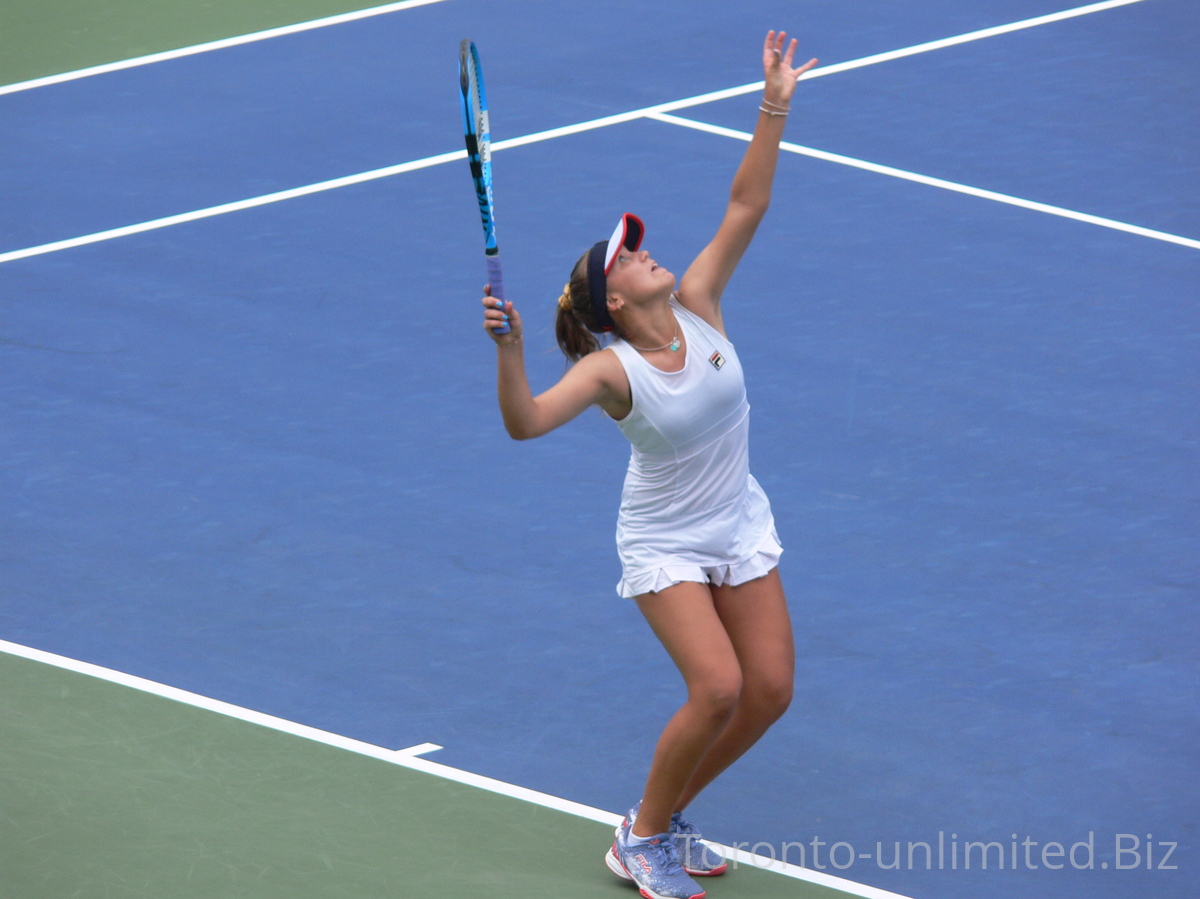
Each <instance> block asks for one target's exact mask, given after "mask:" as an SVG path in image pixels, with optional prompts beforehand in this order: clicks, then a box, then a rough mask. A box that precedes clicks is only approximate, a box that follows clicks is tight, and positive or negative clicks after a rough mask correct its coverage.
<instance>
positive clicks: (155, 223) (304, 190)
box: [0, 146, 495, 263]
mask: <svg viewBox="0 0 1200 899" xmlns="http://www.w3.org/2000/svg"><path fill="white" fill-rule="evenodd" d="M493 149H495V147H494V146H493ZM466 158H467V151H466V150H456V151H454V152H452V153H441V154H439V155H437V156H426V157H425V158H424V159H414V160H413V161H412V162H402V163H400V164H399V165H390V166H387V167H386V168H382V169H375V170H373V171H370V172H360V173H359V174H357V175H346V176H345V177H344V178H334V179H332V180H330V181H321V182H318V183H316V184H306V185H304V186H303V187H293V188H289V189H288V190H280V191H276V192H275V193H270V194H263V195H262V196H259V197H250V198H249V199H247V200H237V201H235V202H233V203H222V204H221V205H219V206H209V207H207V208H205V209H195V210H193V211H192V212H181V213H179V214H178V215H168V216H166V217H164V218H160V219H152V220H150V221H148V222H139V223H138V224H136V225H124V226H122V227H120V228H110V229H108V230H107V231H97V232H95V233H94V234H84V235H83V236H81V237H71V238H68V239H67V240H56V241H54V242H53V243H45V244H41V245H40V246H36V247H27V248H25V249H23V250H11V251H9V252H7V253H0V263H4V262H12V261H13V260H16V259H25V258H26V257H28V256H41V255H42V254H44V253H55V252H57V251H59V250H69V249H71V248H72V247H82V246H86V245H87V244H92V243H100V242H101V241H105V240H113V239H114V238H117V237H128V236H129V235H131V234H141V233H143V232H145V231H157V230H158V229H159V228H169V227H171V226H172V225H182V224H184V223H185V222H194V221H198V220H200V219H206V218H212V217H213V216H215V215H225V214H226V213H228V212H239V211H241V210H243V209H253V208H254V207H256V206H266V205H268V204H270V203H278V202H280V201H281V200H292V199H295V198H296V197H306V196H308V195H309V194H316V193H321V192H323V191H327V190H336V189H337V188H339V187H349V186H350V185H352V184H362V183H363V182H364V181H374V180H376V179H378V178H387V177H388V176H389V175H399V174H401V173H402V172H412V171H416V170H417V169H424V168H429V167H430V166H434V165H441V164H442V163H443V162H449V161H450V160H452V159H466Z"/></svg>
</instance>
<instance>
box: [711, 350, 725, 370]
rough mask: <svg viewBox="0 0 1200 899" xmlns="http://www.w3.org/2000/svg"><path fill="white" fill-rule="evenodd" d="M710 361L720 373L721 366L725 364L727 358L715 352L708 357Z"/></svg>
mask: <svg viewBox="0 0 1200 899" xmlns="http://www.w3.org/2000/svg"><path fill="white" fill-rule="evenodd" d="M708 361H709V362H711V363H712V364H713V368H715V369H717V370H718V371H720V369H721V366H722V365H724V364H725V357H724V356H722V355H721V354H720V353H717V352H714V353H713V354H712V355H711V356H709V357H708Z"/></svg>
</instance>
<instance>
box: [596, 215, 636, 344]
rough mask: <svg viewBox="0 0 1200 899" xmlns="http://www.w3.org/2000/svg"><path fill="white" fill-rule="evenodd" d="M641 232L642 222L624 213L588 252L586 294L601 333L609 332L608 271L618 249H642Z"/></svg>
mask: <svg viewBox="0 0 1200 899" xmlns="http://www.w3.org/2000/svg"><path fill="white" fill-rule="evenodd" d="M645 230H646V228H645V226H644V225H643V224H642V220H641V219H640V218H638V217H637V216H636V215H634V214H633V213H632V212H627V213H625V214H624V215H623V216H621V221H619V222H617V228H616V230H615V231H613V233H612V237H610V238H609V239H608V240H602V241H600V242H599V243H597V244H596V245H595V246H594V247H592V248H591V249H590V250H589V251H588V294H589V295H590V296H591V298H592V311H593V312H594V313H595V316H596V324H597V325H599V327H600V330H602V331H611V330H612V329H613V320H612V316H610V315H609V314H608V273H609V272H610V271H612V267H613V263H614V262H615V261H616V259H617V253H619V252H620V251H621V248H622V247H624V248H625V249H626V250H630V251H634V250H636V249H637V248H638V247H640V246H641V245H642V234H643V233H644V232H645Z"/></svg>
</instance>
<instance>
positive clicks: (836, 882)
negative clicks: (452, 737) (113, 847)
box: [0, 640, 908, 899]
mask: <svg viewBox="0 0 1200 899" xmlns="http://www.w3.org/2000/svg"><path fill="white" fill-rule="evenodd" d="M0 652H5V653H8V654H9V655H12V656H16V657H18V658H22V659H28V660H29V661H33V662H41V663H42V664H45V665H51V666H53V667H55V668H61V669H62V670H64V671H71V672H74V673H75V674H82V675H85V676H87V677H94V678H97V679H98V680H103V681H107V682H108V683H112V684H118V685H120V686H122V687H128V688H130V689H133V690H138V691H140V692H142V693H149V694H151V695H153V696H159V697H161V698H163V699H169V700H172V701H174V702H180V703H183V704H184V705H188V706H192V707H193V708H198V709H204V710H205V711H209V712H215V713H216V714H218V715H224V716H225V717H227V718H234V719H236V720H238V721H245V722H246V723H248V724H257V725H259V726H260V727H266V728H269V729H270V730H274V731H279V732H281V733H285V734H290V735H291V736H294V737H300V738H302V739H305V740H311V741H313V742H315V743H321V744H323V745H325V746H332V747H335V748H337V749H344V750H346V751H347V752H353V753H355V754H357V755H363V756H367V757H368V758H373V759H378V760H379V761H381V762H389V763H391V764H393V765H399V766H400V767H403V768H410V769H412V770H414V771H420V772H422V773H425V774H431V775H433V776H435V777H441V778H443V779H445V780H451V781H454V782H455V783H460V784H465V785H466V786H470V787H477V788H478V789H481V790H486V791H488V792H489V793H498V794H500V795H501V796H508V797H509V798H511V799H518V800H520V801H522V802H529V803H532V804H534V805H538V806H542V807H543V808H549V809H553V810H555V811H559V812H565V813H566V814H569V815H575V816H576V817H580V818H585V819H587V820H589V821H597V822H599V823H601V824H607V825H608V826H610V827H616V826H617V825H618V824H620V823H621V818H622V816H621V815H618V814H615V813H613V812H606V811H604V810H602V809H598V808H593V807H592V806H590V805H584V804H582V803H579V802H572V801H571V800H569V799H563V798H561V797H559V796H552V795H550V794H549V793H542V792H539V791H537V790H530V789H527V788H525V787H519V786H517V785H516V784H510V783H505V782H504V781H502V780H496V779H495V778H492V777H484V776H483V775H481V774H472V773H471V772H470V771H463V770H462V769H461V768H452V767H450V766H449V765H441V764H438V763H437V762H431V761H428V760H426V759H423V758H420V755H421V754H422V753H426V752H432V751H434V750H435V749H441V748H442V747H441V746H439V745H438V744H436V743H420V744H418V745H416V746H410V747H408V748H407V749H399V750H394V749H384V748H383V747H382V746H375V745H373V744H371V743H364V742H362V741H361V740H352V739H350V738H349V737H343V736H340V735H339V734H334V733H330V732H329V731H325V730H320V729H318V728H315V727H309V726H308V725H305V724H297V723H296V722H295V721H288V720H287V719H286V718H277V717H275V716H274V715H267V714H264V713H263V712H256V711H254V710H252V709H247V708H243V707H241V706H237V705H233V704H232V703H228V702H222V701H221V700H219V699H212V698H211V697H208V696H201V695H200V694H199V693H192V692H189V691H187V690H180V689H179V688H178V687H170V686H167V685H166V684H160V683H158V682H157V681H152V680H147V679H146V678H142V677H137V676H135V675H132V674H126V673H124V672H123V671H115V670H113V669H111V668H104V667H101V666H100V665H93V664H91V663H90V662H81V661H79V660H78V659H71V658H68V657H66V656H60V655H56V654H55V653H51V652H46V651H44V650H41V649H34V648H33V647H31V646H22V645H21V644H20V643H10V642H9V641H7V640H0ZM713 845H715V846H717V847H718V848H719V849H720V850H721V852H722V853H723V854H724V855H725V857H726V858H727V859H730V860H735V861H736V862H737V864H739V865H747V866H752V867H761V868H763V869H764V870H768V871H773V872H775V873H777V874H782V875H784V876H785V877H791V878H793V879H795V880H805V881H808V882H809V883H815V884H818V885H820V886H825V887H829V888H831V889H835V890H841V891H842V892H845V893H849V894H850V895H853V896H862V897H863V899H908V897H905V896H901V895H900V894H898V893H891V892H888V891H887V890H881V889H877V888H876V887H872V886H867V885H865V884H860V883H855V882H854V881H852V880H846V879H844V878H841V877H834V876H833V875H830V874H824V873H822V872H820V871H814V870H810V869H808V868H802V867H800V866H799V865H792V864H788V863H785V862H776V861H772V860H771V859H769V858H767V857H765V856H757V855H753V854H751V853H749V852H747V851H746V850H744V849H737V850H735V849H733V848H731V847H729V846H724V845H722V844H720V843H714V844H713Z"/></svg>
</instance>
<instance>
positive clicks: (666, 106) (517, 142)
mask: <svg viewBox="0 0 1200 899" xmlns="http://www.w3.org/2000/svg"><path fill="white" fill-rule="evenodd" d="M433 2H441V0H406V2H404V3H395V4H391V5H389V6H386V7H383V6H381V7H375V8H374V9H372V10H363V11H362V12H361V13H348V14H347V15H349V16H358V17H362V16H363V15H366V14H373V15H377V14H378V11H380V10H384V11H391V10H393V9H399V8H404V7H407V6H412V5H420V4H423V3H433ZM1141 2H1143V0H1106V2H1103V3H1093V4H1090V5H1088V6H1079V7H1076V8H1074V9H1068V10H1063V11H1062V12H1057V13H1051V14H1050V15H1045V16H1038V17H1036V18H1032V19H1023V20H1021V21H1019V22H1012V23H1010V24H1008V25H998V26H996V27H994V28H985V29H982V30H980V31H972V32H968V33H966V34H960V35H957V36H956V37H949V38H943V39H941V40H937V41H928V42H926V43H923V44H916V45H914V46H912V47H905V48H902V49H900V50H892V51H889V52H887V53H877V54H875V55H873V56H864V57H862V58H861V59H854V60H849V61H847V62H842V63H835V64H833V65H829V66H823V67H820V68H816V69H812V70H811V71H809V72H806V73H805V74H804V76H803V78H804V79H809V78H820V77H822V76H824V75H827V74H832V73H834V72H844V71H847V70H849V69H855V68H861V67H862V66H868V65H876V64H877V63H881V62H887V61H889V60H892V59H899V58H901V57H904V56H912V55H914V54H917V53H927V52H929V51H931V50H938V49H941V48H943V47H950V46H955V45H957V44H962V43H966V42H968V41H974V40H980V39H982V38H985V37H994V36H995V35H998V34H1008V33H1009V32H1012V31H1018V30H1021V29H1023V28H1032V27H1034V26H1037V25H1045V24H1048V23H1050V22H1058V21H1061V20H1063V19H1069V18H1074V17H1076V16H1083V15H1088V14H1089V13H1094V12H1100V11H1102V10H1106V9H1112V8H1114V7H1118V6H1127V5H1129V4H1132V3H1141ZM332 18H333V19H342V18H344V17H342V16H334V17H332ZM329 21H330V20H328V19H318V20H316V21H315V22H312V23H306V24H307V25H308V26H311V27H321V26H320V24H319V23H326V22H329ZM289 27H291V28H293V29H300V28H302V27H305V26H300V25H297V26H289ZM276 31H283V29H276ZM260 34H262V35H268V34H272V32H260ZM272 36H273V35H272ZM247 37H253V35H248V36H247ZM258 39H261V38H258ZM231 40H240V39H238V38H233V39H231ZM216 43H220V42H216ZM209 46H210V45H207V44H201V45H198V47H201V48H203V47H209ZM189 49H190V50H192V51H194V52H202V51H201V50H200V49H198V48H189ZM178 52H183V51H178ZM143 58H144V59H150V57H143ZM83 71H90V70H83ZM802 80H803V79H802ZM762 87H763V82H761V81H755V82H753V83H751V84H743V85H740V86H738V87H730V88H725V89H723V90H718V91H709V92H708V93H704V94H697V95H696V96H694V97H685V98H683V99H681V100H671V101H668V102H666V103H658V104H655V105H654V106H647V107H644V108H642V109H634V110H630V111H629V112H622V113H617V114H614V115H610V116H603V117H601V118H598V119H591V120H590V121H586V122H579V123H577V124H574V125H564V126H562V127H559V128H551V129H549V130H546V131H539V132H536V133H534V134H527V135H524V136H522V137H513V138H508V139H507V140H501V141H495V142H493V143H492V150H493V152H495V151H498V150H506V149H511V148H513V147H523V146H527V145H529V144H535V143H540V142H542V141H547V140H553V139H555V138H559V137H567V136H569V135H572V134H580V133H583V132H585V131H593V130H595V129H597V128H607V127H609V126H611V125H619V124H623V123H625V122H632V121H636V120H637V119H643V118H659V119H660V121H665V120H666V119H665V118H661V117H662V116H664V114H666V113H670V112H674V111H676V110H680V109H687V108H689V107H692V106H700V105H703V104H705V103H715V102H716V101H718V100H726V99H729V98H731V97H738V96H742V95H744V94H749V93H753V92H754V91H758V90H761V89H762ZM2 91H3V89H2V88H0V92H2ZM689 121H690V120H687V119H680V120H679V121H678V122H675V123H674V124H683V123H684V122H689ZM688 127H702V126H701V123H693V124H691V125H689V126H688ZM703 127H714V128H715V127H716V126H703ZM714 133H718V132H714ZM736 134H737V133H736V132H732V131H730V132H729V133H728V135H727V136H735V135H736ZM780 146H781V148H783V149H785V150H789V151H791V152H803V153H806V154H807V155H812V156H818V158H824V159H828V160H830V161H835V162H842V163H843V164H845V165H856V166H857V167H859V168H871V167H872V166H874V168H871V170H872V171H878V172H881V173H883V174H893V175H895V177H906V178H908V180H912V181H921V182H922V183H925V184H930V185H932V186H935V187H946V188H947V189H958V190H960V192H962V193H970V194H972V195H974V196H978V197H982V198H984V199H991V200H997V201H999V202H1014V201H1015V203H1016V205H1025V206H1026V208H1029V209H1036V210H1037V211H1039V212H1049V213H1051V214H1054V215H1065V216H1066V217H1068V218H1074V219H1076V220H1078V221H1083V222H1089V223H1091V224H1100V225H1104V226H1105V227H1114V226H1115V227H1117V230H1122V231H1128V232H1129V233H1132V234H1139V235H1141V236H1144V237H1156V238H1157V239H1160V240H1170V241H1171V242H1174V243H1180V244H1182V245H1183V246H1189V247H1190V246H1198V244H1197V242H1196V241H1192V240H1191V239H1190V238H1186V237H1179V236H1177V235H1173V234H1165V233H1163V232H1160V231H1153V230H1151V229H1148V228H1139V227H1138V226H1136V225H1126V224H1124V223H1121V222H1112V220H1110V219H1103V218H1100V217H1099V216H1089V215H1086V214H1085V213H1078V212H1072V211H1071V210H1066V209H1062V210H1060V209H1058V207H1054V206H1048V205H1046V204H1043V203H1034V202H1032V201H1027V200H1017V198H1015V197H1006V196H1005V195H1004V194H998V193H994V192H992V191H985V190H979V189H977V188H972V187H968V186H966V185H953V186H952V187H951V185H952V184H953V182H949V181H939V179H936V178H926V176H923V175H915V174H913V173H911V172H902V170H900V169H890V168H888V167H887V166H875V165H874V163H868V162H863V161H861V160H851V159H850V158H849V157H840V156H837V155H836V154H832V153H830V154H824V155H820V154H821V151H819V150H810V149H808V148H802V147H799V145H797V144H788V143H783V144H781V145H780ZM465 158H466V152H465V151H464V150H457V151H453V152H449V153H440V154H438V155H436V156H427V157H425V158H424V159H415V160H413V161H411V162H404V163H400V164H398V165H393V166H387V167H385V168H381V169H374V170H372V171H369V172H361V173H359V174H357V175H347V176H345V177H341V178H333V179H331V180H329V181H320V182H317V183H315V184H308V185H304V186H302V187H295V188H291V189H289V190H281V191H276V192H274V193H269V194H263V195H262V196H258V197H251V198H249V199H245V200H237V201H235V202H232V203H222V204H220V205H218V206H209V207H207V208H204V209H197V210H194V211H192V212H183V213H179V214H177V215H169V216H165V217H163V218H158V219H152V220H150V221H147V222H141V223H139V224H136V225H125V226H122V227H120V228H110V229H108V230H105V231H97V232H95V233H92V234H84V235H82V236H80V237H72V238H68V239H65V240H57V241H53V242H51V243H45V244H40V245H38V246H33V247H26V248H23V249H18V250H10V251H8V252H7V253H0V264H3V263H5V262H13V261H15V260H17V259H26V258H28V257H30V256H40V255H43V254H45V253H54V252H57V251H59V250H67V249H71V248H73V247H81V246H86V245H88V244H93V243H99V242H101V241H105V240H113V239H114V238H118V237H127V236H129V235H133V234H141V233H144V232H146V231H155V230H157V229H159V228H168V227H171V226H173V225H180V224H184V223H186V222H194V221H197V220H199V219H205V218H211V217H213V216H217V215H224V214H225V213H229V212H238V211H241V210H244V209H252V208H254V207H256V206H265V205H267V204H269V203H278V202H280V201H282V200H291V199H294V198H296V197H303V196H308V195H310V194H315V193H321V192H323V191H327V190H336V189H337V188H340V187H346V186H349V185H351V184H362V183H364V182H367V181H374V180H376V179H379V178H387V177H389V176H391V175H398V174H401V173H403V172H411V171H416V170H417V169H422V168H427V167H429V166H434V165H441V164H442V163H443V162H450V161H451V160H456V159H465ZM922 179H925V180H923V181H922Z"/></svg>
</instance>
